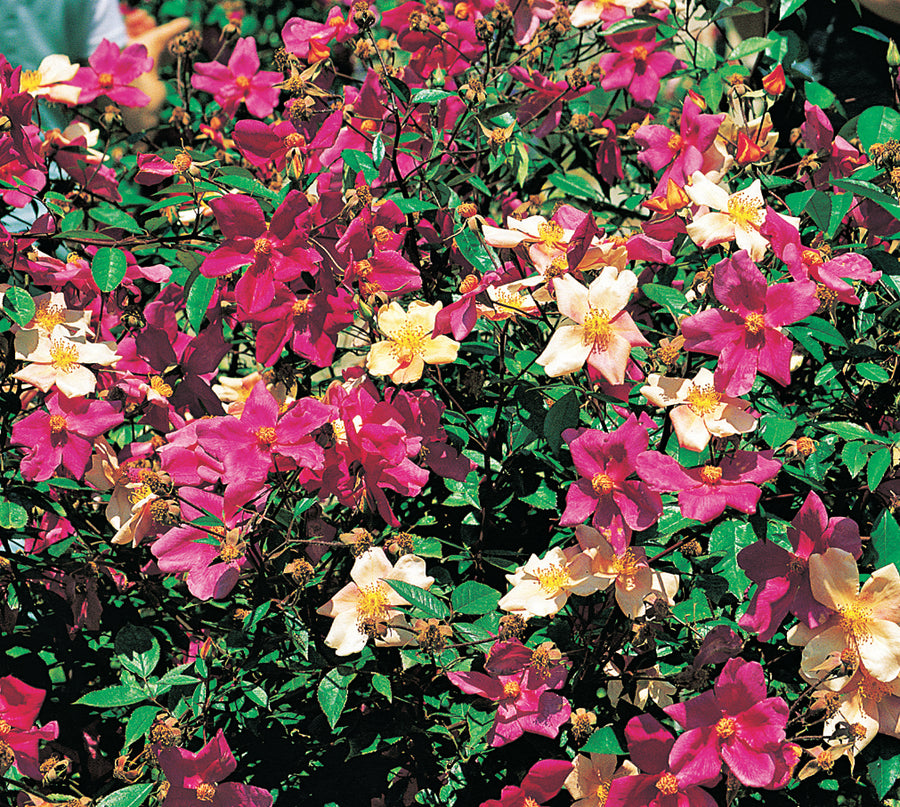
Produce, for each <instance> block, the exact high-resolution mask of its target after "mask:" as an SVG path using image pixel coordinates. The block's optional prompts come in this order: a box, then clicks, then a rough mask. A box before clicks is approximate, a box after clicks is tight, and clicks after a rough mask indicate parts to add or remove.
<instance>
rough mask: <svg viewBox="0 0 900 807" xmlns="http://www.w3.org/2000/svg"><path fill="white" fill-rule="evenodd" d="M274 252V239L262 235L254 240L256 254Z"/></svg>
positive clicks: (254, 252)
mask: <svg viewBox="0 0 900 807" xmlns="http://www.w3.org/2000/svg"><path fill="white" fill-rule="evenodd" d="M271 252H272V241H271V240H270V239H268V238H266V237H265V236H260V237H259V238H257V239H256V240H255V241H254V242H253V254H254V255H268V254H270V253H271Z"/></svg>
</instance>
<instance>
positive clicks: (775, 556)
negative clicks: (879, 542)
mask: <svg viewBox="0 0 900 807" xmlns="http://www.w3.org/2000/svg"><path fill="white" fill-rule="evenodd" d="M787 537H788V540H789V541H790V542H791V547H792V548H793V552H788V551H787V550H786V549H784V548H783V547H780V546H778V545H777V544H773V543H772V542H771V541H757V542H756V543H755V544H751V545H750V546H748V547H745V548H744V549H742V550H741V551H740V553H739V554H738V564H739V565H740V567H741V568H742V569H743V570H744V571H745V572H746V573H747V577H749V578H750V579H751V580H752V581H753V582H754V583H756V586H757V590H756V593H755V594H754V595H753V599H752V600H751V601H750V605H749V606H748V607H747V613H745V614H744V615H743V616H741V618H740V620H739V621H738V624H739V625H740V626H741V627H742V628H745V629H747V630H752V631H754V632H755V633H758V634H759V638H760V641H763V642H768V641H770V640H771V638H772V637H773V636H774V635H775V631H776V630H777V629H778V627H779V625H781V623H782V621H783V620H784V618H785V617H786V616H787V615H788V614H789V613H791V614H794V616H796V617H797V618H798V619H800V620H801V621H802V622H805V623H806V625H807V626H808V627H810V628H817V627H819V626H820V625H821V624H822V623H823V622H825V621H826V620H827V619H828V617H829V616H830V615H831V610H830V609H829V608H828V607H827V606H825V605H823V604H822V603H820V602H818V601H817V600H816V599H815V598H814V597H813V593H812V588H811V586H810V579H809V559H810V557H811V556H812V555H824V554H825V552H827V551H828V549H829V548H830V547H837V548H838V549H843V550H844V551H845V552H849V553H850V554H851V555H852V556H853V557H854V558H855V559H856V560H859V557H860V555H862V545H861V544H860V539H859V526H858V525H857V523H856V522H855V521H853V519H850V518H828V513H827V512H826V511H825V505H823V504H822V500H821V499H820V498H819V497H818V496H817V495H816V494H815V493H813V492H812V491H810V493H809V495H808V496H807V497H806V501H805V502H803V506H802V507H801V508H800V509H799V510H798V511H797V514H796V515H795V516H794V520H793V521H792V522H791V527H789V528H788V531H787Z"/></svg>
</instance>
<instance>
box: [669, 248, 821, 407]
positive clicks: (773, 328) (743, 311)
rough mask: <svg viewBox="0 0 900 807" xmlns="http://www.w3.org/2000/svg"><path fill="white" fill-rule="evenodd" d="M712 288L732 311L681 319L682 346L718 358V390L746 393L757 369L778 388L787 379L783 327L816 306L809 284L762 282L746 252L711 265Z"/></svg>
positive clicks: (788, 352)
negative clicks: (713, 272)
mask: <svg viewBox="0 0 900 807" xmlns="http://www.w3.org/2000/svg"><path fill="white" fill-rule="evenodd" d="M713 290H714V291H715V294H716V298H717V299H718V300H719V302H721V303H723V304H724V305H726V306H727V307H728V309H730V310H726V309H724V308H712V309H709V310H707V311H701V312H700V313H699V314H694V316H692V317H688V318H687V319H685V320H684V321H683V322H682V323H681V332H682V334H684V338H685V343H684V348H685V350H691V351H699V352H700V353H711V354H713V355H717V356H718V357H719V363H718V366H717V367H716V375H715V379H716V388H717V389H720V390H722V391H723V392H724V393H725V394H726V395H732V396H737V395H743V394H744V393H745V392H749V391H750V389H751V387H752V386H753V382H754V380H755V379H756V374H757V372H760V373H762V374H763V375H766V376H768V377H769V378H771V379H773V380H774V381H777V382H778V383H779V384H781V385H782V386H787V385H788V384H790V382H791V350H792V348H793V343H792V342H791V340H790V339H789V338H788V337H787V336H785V335H784V333H782V328H783V327H784V326H785V325H790V324H791V323H794V322H797V321H798V320H801V319H805V318H806V317H808V316H809V315H810V314H813V313H814V312H815V311H816V309H817V308H818V307H819V300H818V298H817V297H816V287H815V285H814V284H812V283H778V284H776V285H773V286H768V285H767V284H766V279H765V277H763V273H762V272H760V271H759V269H758V268H757V267H756V264H755V263H753V261H752V260H751V259H750V256H749V255H748V254H747V252H746V251H745V250H741V251H740V252H737V253H735V255H734V257H733V258H726V259H725V260H723V261H720V262H719V263H717V264H716V266H715V274H714V277H713Z"/></svg>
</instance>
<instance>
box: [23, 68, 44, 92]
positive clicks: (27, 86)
mask: <svg viewBox="0 0 900 807" xmlns="http://www.w3.org/2000/svg"><path fill="white" fill-rule="evenodd" d="M43 80H44V77H43V76H42V75H41V71H40V70H23V71H22V73H21V74H20V75H19V92H32V91H34V90H36V89H37V88H38V87H40V86H41V82H42V81H43Z"/></svg>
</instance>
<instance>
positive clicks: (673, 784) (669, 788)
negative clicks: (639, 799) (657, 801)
mask: <svg viewBox="0 0 900 807" xmlns="http://www.w3.org/2000/svg"><path fill="white" fill-rule="evenodd" d="M656 789H657V790H658V791H659V792H660V793H664V794H665V795H667V796H674V795H675V794H676V793H677V792H678V780H677V779H676V778H675V775H674V774H671V773H669V772H668V771H667V772H666V773H664V774H663V775H662V776H660V777H659V779H657V780H656Z"/></svg>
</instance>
